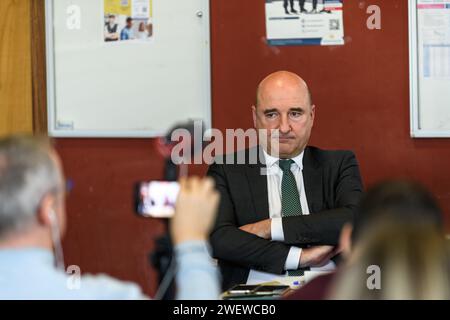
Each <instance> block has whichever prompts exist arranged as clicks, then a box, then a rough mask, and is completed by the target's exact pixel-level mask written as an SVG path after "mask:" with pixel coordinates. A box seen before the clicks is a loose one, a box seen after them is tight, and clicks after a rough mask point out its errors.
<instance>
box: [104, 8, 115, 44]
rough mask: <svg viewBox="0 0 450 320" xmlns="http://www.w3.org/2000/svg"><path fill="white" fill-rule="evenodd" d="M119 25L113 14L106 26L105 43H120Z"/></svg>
mask: <svg viewBox="0 0 450 320" xmlns="http://www.w3.org/2000/svg"><path fill="white" fill-rule="evenodd" d="M118 28H119V26H118V24H117V23H116V16H115V15H113V14H111V15H109V16H108V21H107V22H106V24H105V32H104V33H105V41H106V42H111V41H118V40H119V32H118Z"/></svg>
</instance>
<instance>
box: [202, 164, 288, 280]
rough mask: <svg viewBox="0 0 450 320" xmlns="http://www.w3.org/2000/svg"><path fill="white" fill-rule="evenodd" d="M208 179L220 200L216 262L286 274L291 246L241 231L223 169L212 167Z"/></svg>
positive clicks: (213, 240) (213, 235)
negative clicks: (217, 260)
mask: <svg viewBox="0 0 450 320" xmlns="http://www.w3.org/2000/svg"><path fill="white" fill-rule="evenodd" d="M208 175H209V176H211V177H212V178H213V179H214V181H215V183H216V188H217V190H218V191H219V192H220V196H221V199H220V205H219V212H218V216H217V220H216V224H215V226H214V229H213V231H212V233H211V238H210V240H211V246H212V248H213V255H214V258H216V259H220V260H226V261H228V262H232V263H234V264H237V265H240V266H242V267H245V268H249V269H255V270H260V271H264V272H270V273H275V274H282V273H284V271H285V270H284V265H285V262H286V258H287V255H288V253H289V250H290V246H287V245H285V244H283V243H280V242H274V241H269V240H265V239H262V238H259V237H257V236H255V235H253V234H250V233H247V232H245V231H241V230H239V226H238V224H237V219H236V213H235V210H234V204H233V201H232V199H231V196H230V192H229V185H228V182H227V179H226V175H225V173H224V168H223V165H218V164H213V165H211V166H210V168H209V170H208Z"/></svg>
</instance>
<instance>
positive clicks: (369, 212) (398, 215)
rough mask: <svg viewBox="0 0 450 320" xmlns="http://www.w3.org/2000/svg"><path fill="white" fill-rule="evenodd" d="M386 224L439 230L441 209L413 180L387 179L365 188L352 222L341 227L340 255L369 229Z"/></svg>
mask: <svg viewBox="0 0 450 320" xmlns="http://www.w3.org/2000/svg"><path fill="white" fill-rule="evenodd" d="M386 223H388V224H390V225H398V226H425V227H426V226H429V227H430V228H434V229H436V230H437V231H439V232H442V231H443V215H442V210H441V209H440V207H439V205H438V203H437V201H436V199H435V198H434V197H433V195H432V194H431V193H430V192H429V191H427V190H426V189H425V188H424V187H423V186H422V185H420V184H418V183H414V182H408V181H387V182H383V183H380V184H378V185H375V186H374V187H372V188H371V189H370V190H368V192H367V193H366V195H365V196H364V198H363V199H362V201H361V203H360V206H359V210H358V212H357V213H356V216H355V219H354V222H353V224H352V225H350V224H348V225H346V226H344V228H343V230H342V233H341V241H340V243H341V248H342V249H343V251H344V254H348V253H349V252H350V250H351V248H352V247H353V246H354V245H355V244H357V243H358V242H359V241H360V238H361V237H362V236H364V234H365V233H367V231H368V230H369V229H372V228H374V227H376V226H377V225H384V224H386Z"/></svg>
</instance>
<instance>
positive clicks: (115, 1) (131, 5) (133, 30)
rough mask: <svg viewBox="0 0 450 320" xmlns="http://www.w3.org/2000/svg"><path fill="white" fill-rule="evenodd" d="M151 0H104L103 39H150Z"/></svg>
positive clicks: (115, 40) (151, 31)
mask: <svg viewBox="0 0 450 320" xmlns="http://www.w3.org/2000/svg"><path fill="white" fill-rule="evenodd" d="M152 5H153V0H104V12H103V13H104V14H103V18H104V22H105V23H104V30H103V31H104V41H105V42H113V43H114V42H123V41H133V42H140V41H150V40H152V38H153V31H154V30H153V7H152Z"/></svg>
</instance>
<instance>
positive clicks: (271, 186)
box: [247, 151, 335, 284]
mask: <svg viewBox="0 0 450 320" xmlns="http://www.w3.org/2000/svg"><path fill="white" fill-rule="evenodd" d="M303 154H304V152H302V153H301V154H299V155H298V156H296V157H295V158H292V160H293V161H294V163H293V164H292V165H291V171H292V173H293V174H294V177H295V181H296V183H297V188H298V192H299V194H300V205H301V207H302V213H303V214H304V215H307V214H309V213H310V212H309V207H308V200H307V199H306V192H305V185H304V183H303V173H302V170H303ZM264 157H265V162H266V167H267V191H268V197H269V215H270V218H271V219H272V224H271V234H272V241H279V242H284V231H283V223H282V217H281V180H282V178H283V170H281V168H280V167H279V165H278V161H279V160H280V159H279V158H275V157H272V156H271V155H269V154H268V153H267V152H266V151H264ZM301 254H302V249H301V248H298V247H294V246H293V247H291V249H290V250H289V254H288V256H287V258H286V262H285V264H284V269H285V270H297V269H298V268H299V263H300V256H301ZM334 268H335V264H334V262H333V261H330V262H329V263H328V264H327V265H325V266H323V267H320V268H311V271H329V270H333V269H334ZM286 275H287V272H286ZM279 277H280V276H279V275H276V274H271V273H266V272H260V271H256V270H250V273H249V275H248V278H247V284H256V283H261V282H269V281H273V280H275V279H276V278H279Z"/></svg>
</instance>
